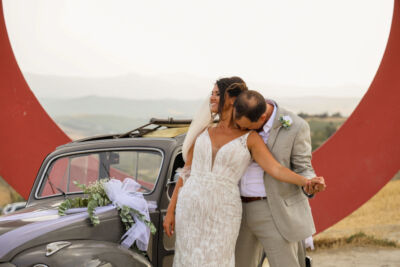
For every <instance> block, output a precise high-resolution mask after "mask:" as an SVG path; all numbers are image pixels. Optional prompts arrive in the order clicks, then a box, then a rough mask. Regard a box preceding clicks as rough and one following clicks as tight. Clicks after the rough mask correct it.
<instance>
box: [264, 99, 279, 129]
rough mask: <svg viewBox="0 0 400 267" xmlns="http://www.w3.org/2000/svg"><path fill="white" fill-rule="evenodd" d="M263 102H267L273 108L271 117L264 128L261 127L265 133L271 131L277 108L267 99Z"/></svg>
mask: <svg viewBox="0 0 400 267" xmlns="http://www.w3.org/2000/svg"><path fill="white" fill-rule="evenodd" d="M265 102H267V104H271V105H273V106H274V111H273V112H272V114H271V117H269V119H268V121H267V122H266V123H265V124H264V127H263V131H264V132H266V133H267V132H269V131H270V130H271V128H272V125H273V124H274V120H275V116H276V110H277V106H276V104H275V103H274V102H273V101H271V100H268V99H267V100H266V101H265Z"/></svg>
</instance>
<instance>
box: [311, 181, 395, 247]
mask: <svg viewBox="0 0 400 267" xmlns="http://www.w3.org/2000/svg"><path fill="white" fill-rule="evenodd" d="M352 237H353V238H352ZM354 237H356V238H354ZM349 238H350V241H351V242H347V241H346V240H347V239H349ZM314 240H315V245H316V246H317V247H321V248H323V247H337V246H342V245H345V244H358V245H359V244H365V245H376V246H386V245H388V244H389V243H390V242H394V244H397V245H399V244H400V180H394V181H390V182H389V183H388V184H387V185H385V186H384V187H383V188H382V189H381V190H380V191H379V192H378V193H377V194H376V195H375V196H374V197H372V198H371V199H370V200H369V201H368V202H367V203H365V204H364V205H363V206H361V207H360V208H359V209H357V210H356V211H354V212H353V213H352V214H351V215H349V216H347V217H346V218H345V219H343V220H341V221H340V222H338V223H337V224H335V225H334V226H332V227H330V228H328V229H327V230H325V231H324V232H322V233H320V234H318V235H316V236H315V237H314ZM385 244H386V245H385ZM389 246H390V245H389Z"/></svg>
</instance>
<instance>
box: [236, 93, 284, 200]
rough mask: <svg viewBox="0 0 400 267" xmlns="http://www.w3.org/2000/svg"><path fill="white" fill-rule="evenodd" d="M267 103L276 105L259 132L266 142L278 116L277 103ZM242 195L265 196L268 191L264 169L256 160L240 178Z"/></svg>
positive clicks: (268, 101)
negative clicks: (266, 190) (266, 189)
mask: <svg viewBox="0 0 400 267" xmlns="http://www.w3.org/2000/svg"><path fill="white" fill-rule="evenodd" d="M266 102H267V104H271V105H273V106H274V110H273V112H272V114H271V117H270V118H269V119H268V121H267V122H266V123H265V124H264V127H263V128H262V130H261V131H260V132H259V133H258V134H259V135H260V136H261V138H262V139H263V140H264V143H265V144H266V143H267V141H268V137H269V133H270V131H271V128H272V125H273V124H274V120H275V116H276V109H277V107H276V104H275V103H274V102H272V101H270V100H266ZM239 187H240V195H241V196H244V197H265V196H267V193H266V192H265V187H264V170H263V169H262V168H261V167H260V165H258V164H257V163H256V162H255V161H252V162H251V164H250V165H249V167H248V168H247V170H246V172H245V173H244V175H243V177H242V179H241V180H240V185H239Z"/></svg>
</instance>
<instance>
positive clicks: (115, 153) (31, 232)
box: [0, 119, 311, 267]
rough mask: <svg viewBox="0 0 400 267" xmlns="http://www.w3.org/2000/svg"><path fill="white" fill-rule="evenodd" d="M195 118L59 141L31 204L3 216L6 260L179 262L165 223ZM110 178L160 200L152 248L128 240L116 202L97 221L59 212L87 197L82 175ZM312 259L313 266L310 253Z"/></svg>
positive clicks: (6, 265)
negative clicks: (143, 248) (68, 201)
mask: <svg viewBox="0 0 400 267" xmlns="http://www.w3.org/2000/svg"><path fill="white" fill-rule="evenodd" d="M189 123H190V121H188V120H173V119H168V120H158V119H152V120H151V121H150V123H148V124H146V125H143V126H141V127H139V128H137V129H134V130H132V131H129V132H127V133H124V134H115V135H104V136H96V137H90V138H86V139H82V140H77V141H73V142H71V143H68V144H65V145H62V146H60V147H57V148H56V150H55V151H54V152H52V153H50V154H49V155H48V156H47V157H46V158H45V159H44V160H43V163H42V165H41V167H40V169H39V171H38V174H37V177H36V180H35V182H34V184H33V187H32V190H31V193H30V196H29V199H28V201H27V204H26V208H25V209H23V210H20V211H17V212H14V213H12V214H11V215H7V216H2V217H0V267H28V266H29V267H32V266H33V267H54V266H68V267H69V266H71V267H78V266H87V267H112V266H113V267H116V266H164V267H169V266H172V261H173V256H174V244H175V236H172V237H171V238H169V237H168V236H167V235H166V234H165V232H164V230H163V226H162V224H163V218H164V216H165V213H166V210H167V207H168V204H169V201H170V197H171V196H172V192H173V190H174V186H175V183H176V180H177V176H176V174H175V171H176V169H177V168H180V167H182V166H183V165H184V161H183V158H182V151H181V150H182V143H183V140H184V137H185V133H186V132H187V129H188V126H189ZM110 177H113V178H115V179H119V180H123V179H125V178H126V177H129V178H132V179H134V180H135V181H136V182H138V183H139V184H140V191H141V192H142V193H143V195H144V198H145V199H146V200H147V201H148V202H149V203H150V202H151V203H153V204H156V208H155V209H152V210H150V219H151V221H152V223H153V224H154V225H155V227H156V229H157V231H156V233H155V234H154V235H151V236H150V241H149V246H148V249H147V251H146V252H141V251H138V250H137V249H127V248H123V247H122V246H121V245H120V241H121V237H122V235H123V234H124V232H125V228H124V226H123V223H122V222H121V220H120V217H119V215H118V211H117V210H116V209H111V210H108V211H106V212H103V213H100V214H99V219H100V224H99V225H97V226H93V225H92V224H91V222H90V220H89V218H88V217H87V216H86V217H80V218H78V219H74V220H69V218H73V215H71V216H63V218H65V220H61V219H63V218H61V217H60V216H59V215H58V214H57V208H58V207H59V206H60V204H61V203H62V202H63V201H64V200H65V199H66V198H74V197H82V196H83V192H82V191H81V189H80V188H79V187H77V186H76V185H75V184H74V181H77V182H79V183H80V184H85V185H88V184H89V183H91V182H95V181H97V180H100V179H102V178H110ZM86 213H87V212H86ZM8 218H9V219H8ZM54 222H57V223H56V224H55V223H54ZM264 258H265V255H264V256H263V258H262V259H261V261H260V264H259V266H261V265H262V262H263V261H264ZM306 262H307V266H311V263H310V259H309V258H307V259H306Z"/></svg>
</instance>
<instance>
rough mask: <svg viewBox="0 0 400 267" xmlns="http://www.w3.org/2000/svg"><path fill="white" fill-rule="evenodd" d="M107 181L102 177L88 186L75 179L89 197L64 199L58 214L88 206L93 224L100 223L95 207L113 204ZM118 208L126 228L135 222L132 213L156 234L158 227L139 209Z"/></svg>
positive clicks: (75, 182)
mask: <svg viewBox="0 0 400 267" xmlns="http://www.w3.org/2000/svg"><path fill="white" fill-rule="evenodd" d="M106 182H108V179H102V180H100V181H97V182H95V183H91V184H89V185H88V186H86V185H83V184H79V183H78V182H77V181H74V185H76V186H77V187H79V188H80V189H82V191H83V193H84V194H85V195H86V196H87V197H85V198H81V197H75V198H71V199H70V198H69V199H66V200H64V201H63V202H62V203H61V205H60V206H59V207H58V214H59V215H60V216H64V215H65V212H66V211H67V210H68V209H71V208H83V207H87V212H88V214H89V218H90V221H91V222H92V224H93V226H96V225H98V224H99V223H100V220H99V217H98V216H97V215H96V213H95V209H96V208H97V207H102V206H107V205H109V204H111V201H110V199H109V198H108V196H107V194H106V191H105V190H104V183H106ZM117 210H118V213H119V216H120V217H121V221H122V223H123V224H124V226H125V229H126V230H128V229H129V228H131V227H132V226H133V225H134V224H135V221H134V219H133V217H132V214H134V215H136V217H137V218H138V219H139V220H141V221H143V222H144V223H145V224H146V225H147V226H148V227H149V228H150V232H151V233H152V234H155V232H156V227H155V226H154V224H153V223H152V222H151V221H148V220H147V219H146V217H145V216H144V215H143V214H142V213H140V212H139V211H137V210H135V209H132V208H130V207H127V206H123V207H122V208H119V207H117Z"/></svg>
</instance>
